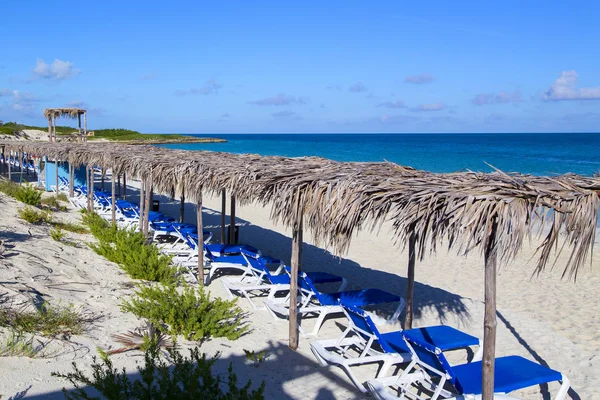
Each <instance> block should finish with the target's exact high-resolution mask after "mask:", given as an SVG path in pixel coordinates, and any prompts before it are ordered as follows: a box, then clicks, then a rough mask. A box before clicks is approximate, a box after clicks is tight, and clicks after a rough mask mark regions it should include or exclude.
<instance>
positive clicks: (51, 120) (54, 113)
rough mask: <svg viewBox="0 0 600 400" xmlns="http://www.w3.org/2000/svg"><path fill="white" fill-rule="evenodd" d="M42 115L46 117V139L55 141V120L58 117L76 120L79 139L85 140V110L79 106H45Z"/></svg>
mask: <svg viewBox="0 0 600 400" xmlns="http://www.w3.org/2000/svg"><path fill="white" fill-rule="evenodd" d="M82 115H83V128H82V126H81V116H82ZM44 117H46V118H47V119H48V139H49V141H50V142H51V143H52V142H56V120H57V119H58V118H60V117H65V118H70V119H75V118H77V120H78V129H77V131H78V132H79V140H80V141H82V142H85V141H87V111H86V110H84V109H81V108H70V107H67V108H46V109H45V110H44Z"/></svg>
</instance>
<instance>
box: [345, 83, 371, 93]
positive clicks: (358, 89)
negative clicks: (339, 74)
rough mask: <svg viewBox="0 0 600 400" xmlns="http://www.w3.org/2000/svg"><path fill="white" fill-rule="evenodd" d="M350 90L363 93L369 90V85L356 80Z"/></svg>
mask: <svg viewBox="0 0 600 400" xmlns="http://www.w3.org/2000/svg"><path fill="white" fill-rule="evenodd" d="M348 91H350V92H352V93H362V92H366V91H367V87H366V86H365V85H363V83H362V82H356V83H354V84H352V85H350V87H349V88H348Z"/></svg>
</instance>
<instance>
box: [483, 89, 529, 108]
mask: <svg viewBox="0 0 600 400" xmlns="http://www.w3.org/2000/svg"><path fill="white" fill-rule="evenodd" d="M519 101H521V93H520V92H519V91H514V92H512V93H510V92H500V93H482V94H478V95H476V96H475V97H474V98H473V104H475V105H478V106H483V105H487V104H504V103H514V102H519Z"/></svg>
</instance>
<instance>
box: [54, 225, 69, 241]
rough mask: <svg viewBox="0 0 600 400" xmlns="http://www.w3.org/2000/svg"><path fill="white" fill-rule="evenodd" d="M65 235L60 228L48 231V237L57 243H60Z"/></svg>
mask: <svg viewBox="0 0 600 400" xmlns="http://www.w3.org/2000/svg"><path fill="white" fill-rule="evenodd" d="M65 235H66V233H64V232H63V231H61V230H60V228H54V229H50V237H51V238H52V239H54V240H56V241H57V242H60V241H61V240H63V238H64V237H65Z"/></svg>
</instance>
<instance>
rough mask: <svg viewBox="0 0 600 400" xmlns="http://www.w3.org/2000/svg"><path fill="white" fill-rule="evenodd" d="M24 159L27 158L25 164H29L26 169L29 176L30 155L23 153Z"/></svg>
mask: <svg viewBox="0 0 600 400" xmlns="http://www.w3.org/2000/svg"><path fill="white" fill-rule="evenodd" d="M23 158H25V162H26V163H27V166H26V167H25V174H26V175H27V176H29V154H28V153H23Z"/></svg>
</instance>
